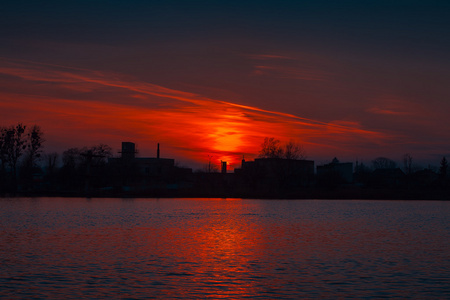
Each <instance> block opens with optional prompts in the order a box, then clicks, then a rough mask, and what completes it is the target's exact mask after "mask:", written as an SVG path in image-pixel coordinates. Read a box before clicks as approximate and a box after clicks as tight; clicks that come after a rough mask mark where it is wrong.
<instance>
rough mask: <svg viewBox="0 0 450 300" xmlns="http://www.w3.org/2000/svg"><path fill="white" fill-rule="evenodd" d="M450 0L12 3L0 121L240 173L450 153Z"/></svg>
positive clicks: (1, 24) (69, 142) (7, 14)
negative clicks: (287, 154)
mask: <svg viewBox="0 0 450 300" xmlns="http://www.w3.org/2000/svg"><path fill="white" fill-rule="evenodd" d="M449 16H450V2H448V1H395V0H394V1H384V0H379V1H133V0H129V1H113V0H110V1H20V0H18V1H9V3H8V2H6V1H3V2H2V4H0V45H1V47H0V126H9V125H13V124H16V123H18V122H22V123H24V124H28V125H33V124H37V125H39V126H41V128H42V130H43V132H44V135H45V140H46V142H45V144H44V151H45V152H53V151H57V152H60V153H62V152H63V151H64V150H66V149H68V148H71V147H84V146H93V145H98V144H100V143H103V144H108V145H110V146H111V147H112V148H113V149H114V154H115V155H119V154H118V152H119V150H120V146H121V142H122V141H130V142H135V143H136V144H137V147H138V149H139V155H140V156H153V157H154V156H156V145H157V143H160V145H161V156H162V157H167V158H175V160H176V161H177V162H178V164H180V165H183V166H188V167H193V168H197V167H201V166H204V165H206V164H207V163H208V161H209V160H211V161H212V162H213V163H217V164H218V163H219V162H220V161H221V160H223V161H227V162H228V163H229V164H230V169H233V168H234V167H239V164H240V161H241V159H242V157H245V159H246V160H251V159H253V158H255V156H256V155H257V154H258V151H259V150H260V147H261V144H262V142H263V141H264V138H265V137H275V138H277V139H279V140H280V141H281V142H282V143H285V142H288V141H290V140H293V141H295V142H297V143H299V144H301V145H302V146H303V148H304V149H305V152H306V155H307V158H308V159H312V160H314V161H315V162H316V165H320V164H323V163H327V162H329V161H331V160H332V159H333V158H334V157H338V158H339V159H340V160H341V161H350V162H355V161H357V160H358V161H360V162H361V161H362V162H366V163H370V161H371V160H372V159H374V158H376V157H379V156H385V157H388V158H391V159H393V160H395V161H398V162H400V161H401V158H402V156H403V155H404V154H405V153H409V154H410V155H411V156H412V157H413V161H414V162H416V163H417V164H421V165H423V166H427V165H428V164H430V165H439V161H440V159H441V158H442V157H443V156H447V157H449V156H450V130H449V129H450V118H449V117H448V115H449V112H450V82H449V81H450V17H449Z"/></svg>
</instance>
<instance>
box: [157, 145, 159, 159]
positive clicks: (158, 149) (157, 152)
mask: <svg viewBox="0 0 450 300" xmlns="http://www.w3.org/2000/svg"><path fill="white" fill-rule="evenodd" d="M156 158H159V143H158V150H156Z"/></svg>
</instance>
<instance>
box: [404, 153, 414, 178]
mask: <svg viewBox="0 0 450 300" xmlns="http://www.w3.org/2000/svg"><path fill="white" fill-rule="evenodd" d="M412 161H413V159H412V156H411V154H409V153H406V154H404V155H403V167H404V169H405V173H406V174H411V173H412Z"/></svg>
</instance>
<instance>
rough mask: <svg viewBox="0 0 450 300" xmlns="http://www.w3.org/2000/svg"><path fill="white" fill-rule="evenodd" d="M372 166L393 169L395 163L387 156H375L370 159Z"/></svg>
mask: <svg viewBox="0 0 450 300" xmlns="http://www.w3.org/2000/svg"><path fill="white" fill-rule="evenodd" d="M372 166H373V168H374V169H394V168H395V167H396V166H397V164H396V163H395V162H394V161H393V160H392V159H389V158H387V157H377V158H375V159H374V160H372Z"/></svg>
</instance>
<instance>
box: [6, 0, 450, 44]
mask: <svg viewBox="0 0 450 300" xmlns="http://www.w3.org/2000/svg"><path fill="white" fill-rule="evenodd" d="M40 2H43V3H40ZM293 2H294V3H293ZM1 6H2V9H1V11H2V12H1V21H0V22H1V25H2V26H1V29H0V30H1V36H2V39H3V40H5V39H6V40H7V39H9V38H13V39H18V38H32V39H45V40H50V41H51V40H58V41H75V42H91V41H96V42H102V43H107V44H116V43H124V42H126V43H137V44H140V43H147V42H148V39H149V38H151V39H156V40H170V39H179V38H192V39H199V38H219V37H229V36H232V37H233V38H237V37H240V38H251V39H256V40H263V41H268V40H269V41H272V42H279V43H284V44H286V45H292V46H295V45H298V44H302V43H308V44H310V45H312V46H315V47H321V46H326V45H328V46H330V45H336V46H341V47H345V46H346V45H347V46H348V47H356V46H359V47H361V46H362V45H363V46H365V47H367V48H372V47H375V48H376V49H378V50H382V49H385V48H386V47H388V44H394V45H391V46H393V47H394V49H396V50H398V51H404V50H406V49H405V48H406V47H419V48H422V47H423V46H424V45H426V46H427V47H425V48H424V49H421V51H423V52H424V53H428V52H430V53H431V52H438V53H440V52H441V53H444V52H445V51H448V50H449V48H448V47H449V34H448V33H449V28H450V21H449V20H450V17H449V12H450V3H449V2H448V1H286V2H283V1H281V2H280V1H277V2H264V1H226V2H225V1H224V2H221V3H218V2H217V1H194V2H192V1H189V2H188V1H160V2H155V1H72V2H71V1H10V2H9V3H6V4H2V5H1ZM416 50H417V49H416Z"/></svg>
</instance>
